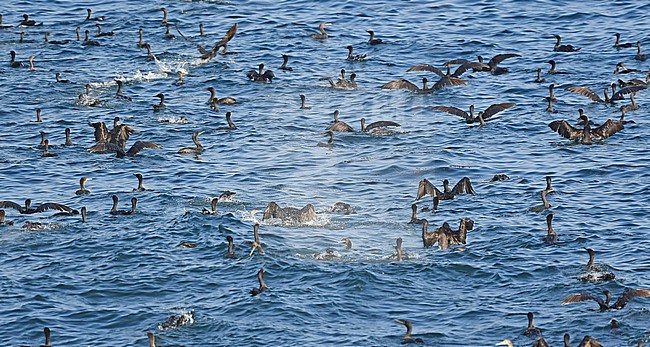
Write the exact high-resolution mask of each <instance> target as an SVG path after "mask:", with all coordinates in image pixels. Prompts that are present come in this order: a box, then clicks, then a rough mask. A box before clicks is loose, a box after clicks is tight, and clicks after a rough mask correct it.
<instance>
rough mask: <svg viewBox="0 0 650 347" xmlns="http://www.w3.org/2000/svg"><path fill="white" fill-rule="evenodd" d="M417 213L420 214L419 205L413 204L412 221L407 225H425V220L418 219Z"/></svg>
mask: <svg viewBox="0 0 650 347" xmlns="http://www.w3.org/2000/svg"><path fill="white" fill-rule="evenodd" d="M417 213H418V205H416V204H412V205H411V220H410V221H409V222H408V223H406V224H423V223H424V221H425V219H418V218H417Z"/></svg>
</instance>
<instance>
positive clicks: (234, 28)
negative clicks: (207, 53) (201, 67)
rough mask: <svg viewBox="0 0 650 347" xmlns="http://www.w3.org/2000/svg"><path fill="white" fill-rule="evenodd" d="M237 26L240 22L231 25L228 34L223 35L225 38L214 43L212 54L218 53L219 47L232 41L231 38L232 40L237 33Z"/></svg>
mask: <svg viewBox="0 0 650 347" xmlns="http://www.w3.org/2000/svg"><path fill="white" fill-rule="evenodd" d="M237 27H238V23H235V25H233V26H232V27H230V29H228V31H226V34H225V35H223V38H222V39H221V40H220V41H219V42H217V43H216V44H215V45H214V47H212V56H214V55H215V54H217V51H218V50H219V48H221V47H222V46H225V45H226V44H227V43H228V42H230V40H232V38H233V37H235V34H236V33H237Z"/></svg>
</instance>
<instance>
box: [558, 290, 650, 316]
mask: <svg viewBox="0 0 650 347" xmlns="http://www.w3.org/2000/svg"><path fill="white" fill-rule="evenodd" d="M601 293H603V294H605V301H603V299H602V298H601V297H599V296H597V295H593V294H586V293H578V294H571V295H569V296H567V297H566V298H564V300H562V305H567V304H570V303H572V302H581V301H587V300H594V301H596V302H597V303H598V306H599V307H600V310H601V311H606V310H610V309H613V310H620V309H622V308H624V307H625V305H627V303H628V302H630V300H632V299H634V298H650V290H648V289H630V288H628V289H626V290H625V291H623V294H621V296H619V297H618V299H617V300H616V302H615V303H614V304H613V305H610V304H609V301H610V300H611V297H612V296H611V293H610V292H609V291H608V290H603V291H601Z"/></svg>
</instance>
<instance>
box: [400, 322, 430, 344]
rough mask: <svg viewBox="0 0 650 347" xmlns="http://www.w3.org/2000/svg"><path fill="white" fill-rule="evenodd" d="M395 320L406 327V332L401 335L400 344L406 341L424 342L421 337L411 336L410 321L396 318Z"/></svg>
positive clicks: (411, 327)
mask: <svg viewBox="0 0 650 347" xmlns="http://www.w3.org/2000/svg"><path fill="white" fill-rule="evenodd" d="M395 322H397V323H399V324H402V325H404V326H405V327H406V334H404V337H402V344H407V343H424V340H422V339H421V338H419V337H417V338H412V337H411V333H412V332H413V324H411V322H410V321H407V320H406V319H396V320H395Z"/></svg>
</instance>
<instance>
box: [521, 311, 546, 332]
mask: <svg viewBox="0 0 650 347" xmlns="http://www.w3.org/2000/svg"><path fill="white" fill-rule="evenodd" d="M526 317H528V327H527V328H526V330H525V331H524V335H526V336H528V337H536V336H539V335H541V334H542V329H540V328H536V327H535V325H534V324H533V313H532V312H528V313H527V314H526Z"/></svg>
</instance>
